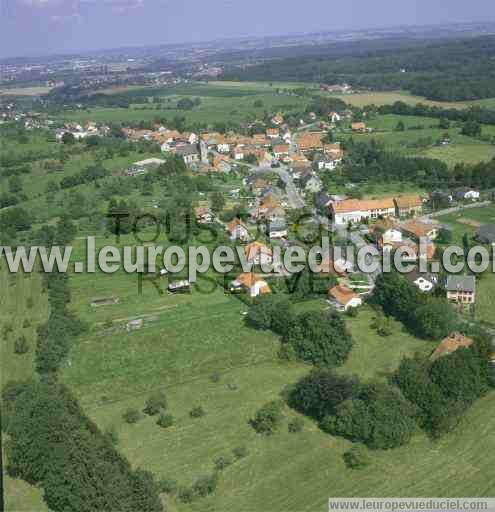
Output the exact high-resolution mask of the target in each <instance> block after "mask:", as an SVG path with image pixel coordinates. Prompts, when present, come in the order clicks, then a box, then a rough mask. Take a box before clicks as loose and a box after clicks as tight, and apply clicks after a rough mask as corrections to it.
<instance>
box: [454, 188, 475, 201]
mask: <svg viewBox="0 0 495 512" xmlns="http://www.w3.org/2000/svg"><path fill="white" fill-rule="evenodd" d="M455 197H456V199H458V200H461V201H462V200H464V201H478V199H479V198H480V192H479V191H478V190H473V189H464V190H459V191H458V192H456V194H455Z"/></svg>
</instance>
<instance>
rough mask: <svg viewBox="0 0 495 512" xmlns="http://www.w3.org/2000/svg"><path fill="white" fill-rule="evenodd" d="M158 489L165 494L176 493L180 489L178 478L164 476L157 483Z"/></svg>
mask: <svg viewBox="0 0 495 512" xmlns="http://www.w3.org/2000/svg"><path fill="white" fill-rule="evenodd" d="M157 487H158V491H159V492H160V493H162V492H164V493H165V494H175V493H176V492H177V489H178V484H177V480H174V479H173V478H163V479H162V480H160V481H159V482H158V484H157Z"/></svg>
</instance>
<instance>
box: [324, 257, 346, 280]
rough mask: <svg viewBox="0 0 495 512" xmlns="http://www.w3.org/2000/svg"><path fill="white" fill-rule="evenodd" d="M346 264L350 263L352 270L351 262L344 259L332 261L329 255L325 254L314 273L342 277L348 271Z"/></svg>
mask: <svg viewBox="0 0 495 512" xmlns="http://www.w3.org/2000/svg"><path fill="white" fill-rule="evenodd" d="M348 265H351V270H352V264H350V263H348V262H347V261H346V260H343V259H340V260H338V261H337V262H334V261H333V260H332V258H331V257H330V256H329V255H326V256H323V258H322V260H321V263H320V264H319V265H317V266H316V268H315V273H316V274H320V275H333V276H338V277H344V276H345V275H346V273H347V272H348V271H349V266H348Z"/></svg>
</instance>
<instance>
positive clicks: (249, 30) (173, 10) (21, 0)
mask: <svg viewBox="0 0 495 512" xmlns="http://www.w3.org/2000/svg"><path fill="white" fill-rule="evenodd" d="M0 6H1V11H0V57H6V56H16V55H26V54H28V55H32V54H35V55H36V54H45V53H57V52H69V51H74V50H91V49H99V48H116V47H120V46H135V45H136V46H140V45H145V44H161V43H170V42H188V41H198V40H210V39H215V38H221V37H234V36H239V35H241V36H245V35H271V34H287V33H292V32H299V33H300V32H312V31H317V30H334V29H350V28H367V27H384V26H385V27H386V26H391V25H399V24H408V25H417V24H436V23H446V22H459V21H461V22H462V21H495V1H494V0H471V1H466V0H339V1H334V0H304V1H295V0H271V1H270V0H268V1H267V0H189V1H188V0H0Z"/></svg>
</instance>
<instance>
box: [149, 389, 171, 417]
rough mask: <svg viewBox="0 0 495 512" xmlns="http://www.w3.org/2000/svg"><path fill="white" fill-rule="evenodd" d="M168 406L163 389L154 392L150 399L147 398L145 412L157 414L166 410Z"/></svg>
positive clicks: (150, 414) (152, 414) (151, 414)
mask: <svg viewBox="0 0 495 512" xmlns="http://www.w3.org/2000/svg"><path fill="white" fill-rule="evenodd" d="M166 408H167V397H166V396H165V393H163V392H162V391H157V392H155V393H153V394H152V395H151V396H150V397H149V398H148V400H146V405H145V407H144V411H143V412H144V413H145V414H147V415H148V416H155V415H156V414H158V413H159V412H161V411H164V410H165V409H166Z"/></svg>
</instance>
